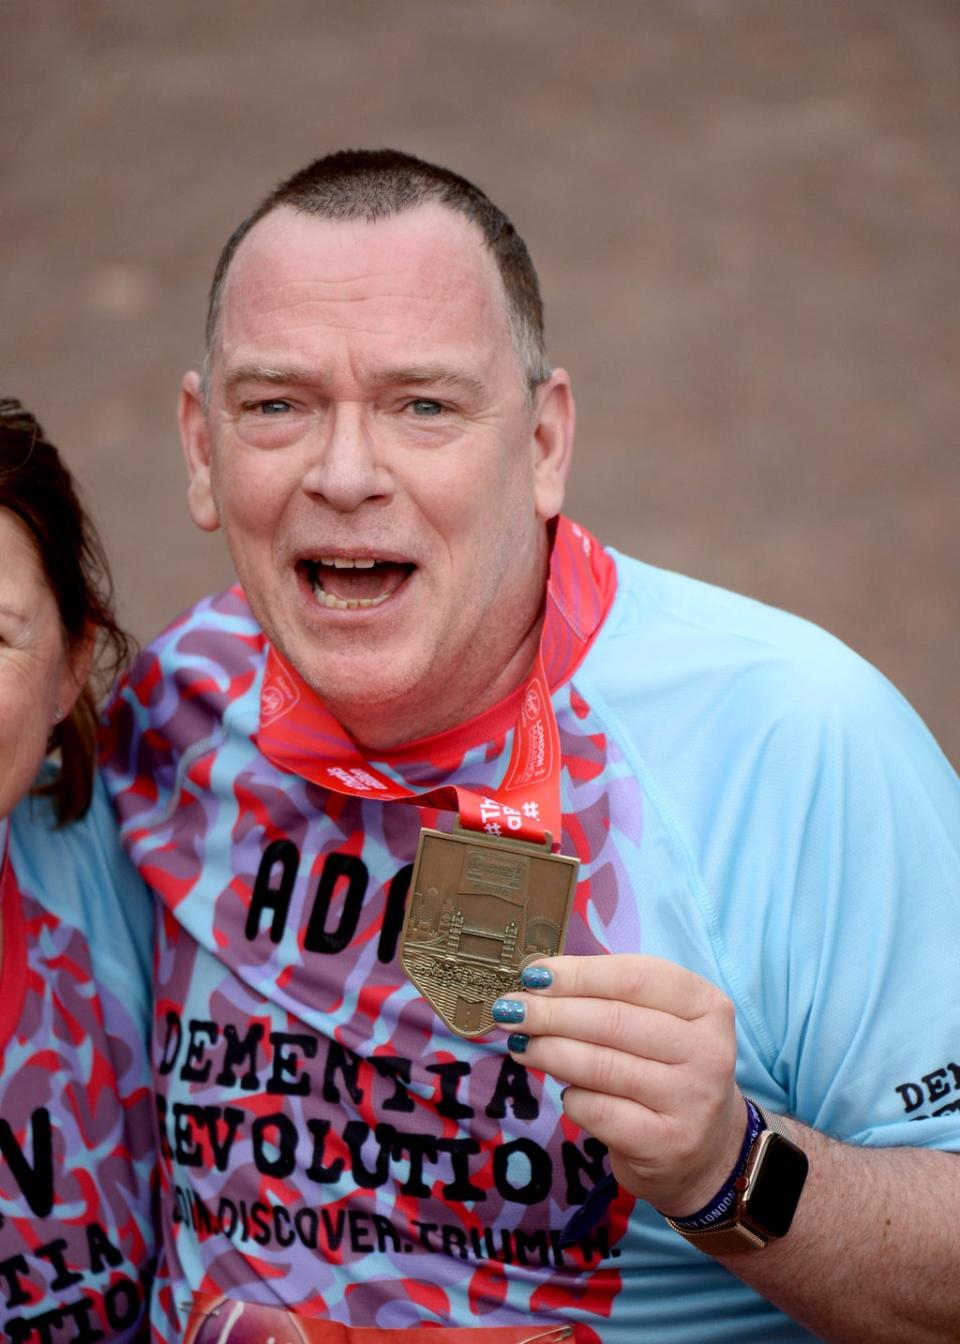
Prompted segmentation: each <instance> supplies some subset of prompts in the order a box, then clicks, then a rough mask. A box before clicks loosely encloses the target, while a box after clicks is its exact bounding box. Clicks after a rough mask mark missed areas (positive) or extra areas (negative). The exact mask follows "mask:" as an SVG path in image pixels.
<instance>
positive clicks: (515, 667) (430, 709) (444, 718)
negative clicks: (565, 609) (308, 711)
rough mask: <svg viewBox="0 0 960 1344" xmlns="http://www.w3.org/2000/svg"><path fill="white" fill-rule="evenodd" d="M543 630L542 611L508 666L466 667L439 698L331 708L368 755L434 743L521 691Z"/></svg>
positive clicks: (417, 691) (418, 691) (417, 696)
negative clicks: (425, 740)
mask: <svg viewBox="0 0 960 1344" xmlns="http://www.w3.org/2000/svg"><path fill="white" fill-rule="evenodd" d="M542 629H543V611H542V608H538V610H537V612H536V615H535V616H534V617H533V619H532V620H531V621H530V622H529V623H528V625H527V627H526V629H525V630H524V632H523V636H522V638H521V639H520V641H519V643H518V644H517V645H516V647H515V648H514V650H513V653H512V654H511V655H510V656H509V657H508V658H507V659H506V661H504V660H499V662H498V667H497V670H496V671H495V672H494V673H493V674H491V670H490V667H489V666H485V667H483V668H477V669H476V670H475V671H473V670H470V669H467V668H466V667H464V668H462V670H459V671H458V675H457V676H456V677H455V678H453V679H452V680H451V679H450V678H448V679H447V680H446V682H445V684H444V685H443V686H442V687H438V688H436V689H437V694H436V695H434V694H429V695H428V694H425V693H424V689H423V687H422V686H418V687H414V689H413V692H412V693H411V695H410V696H407V697H403V698H402V699H398V700H393V701H390V702H389V703H384V704H370V703H366V704H364V705H360V706H358V705H356V704H350V705H345V704H335V703H333V702H332V701H329V700H328V701H326V705H327V708H328V709H329V711H330V713H331V714H332V715H333V716H334V718H336V719H337V720H338V721H339V723H341V724H342V725H343V727H344V728H345V729H346V730H347V732H348V733H349V734H350V736H351V737H352V738H353V740H354V741H355V742H356V743H357V745H358V746H359V747H361V748H362V749H363V750H364V751H365V752H366V753H367V754H368V755H374V754H375V753H376V752H378V751H389V750H391V749H393V748H396V747H400V746H405V745H406V744H407V743H410V742H418V741H420V740H421V739H422V738H428V737H436V736H437V734H439V733H444V732H447V731H448V730H449V729H451V728H456V727H458V726H459V725H460V724H462V723H467V722H469V721H470V720H471V719H475V718H478V717H479V716H480V715H481V714H484V713H486V711H487V710H488V709H492V708H493V707H494V705H497V704H499V703H500V701H501V700H505V699H506V697H507V696H508V695H510V694H511V693H512V692H513V691H515V690H517V689H518V687H520V686H522V684H523V682H524V681H525V680H526V678H527V676H528V675H529V673H530V669H531V667H532V666H533V663H534V659H535V658H536V656H537V649H538V648H539V645H540V634H541V631H542Z"/></svg>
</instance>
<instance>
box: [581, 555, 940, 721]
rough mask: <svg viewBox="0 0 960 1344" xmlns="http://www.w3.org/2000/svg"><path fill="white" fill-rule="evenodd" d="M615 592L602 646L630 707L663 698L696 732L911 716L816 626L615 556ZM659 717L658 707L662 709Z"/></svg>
mask: <svg viewBox="0 0 960 1344" xmlns="http://www.w3.org/2000/svg"><path fill="white" fill-rule="evenodd" d="M615 559H616V564H617V573H618V594H617V600H616V602H615V603H614V607H613V610H612V611H611V614H610V618H609V619H608V621H607V623H606V625H605V627H604V629H603V631H602V633H601V638H600V640H598V644H600V645H601V650H600V651H602V653H603V654H604V655H605V656H604V658H603V660H602V661H603V666H604V668H605V670H606V673H607V675H605V676H604V680H605V681H607V682H609V685H610V690H611V696H612V698H614V699H616V700H617V701H618V702H619V703H621V704H622V705H623V706H624V707H629V706H631V705H637V704H638V702H644V701H645V702H646V704H647V705H648V706H652V705H653V704H654V703H656V702H660V701H661V700H662V699H663V698H665V699H667V700H668V701H669V703H670V706H671V709H672V712H673V713H674V714H675V715H677V716H679V717H680V718H682V719H685V718H686V717H687V716H689V715H696V716H697V719H698V721H699V723H700V731H701V732H703V731H704V730H707V729H709V728H710V726H711V723H712V722H713V721H714V720H715V719H717V718H718V717H722V718H723V720H724V722H725V723H726V724H727V726H728V728H730V729H731V731H734V732H735V733H737V734H742V733H744V732H764V733H765V732H768V731H769V730H770V729H771V728H773V727H775V726H776V725H777V724H784V725H786V723H788V722H797V723H807V724H809V723H810V721H811V720H814V721H815V720H822V719H824V718H827V719H830V720H831V721H837V719H838V718H848V719H849V720H851V721H854V722H855V721H856V720H858V719H862V718H864V717H869V716H870V715H872V714H874V713H876V712H878V711H880V712H882V713H884V714H885V715H889V716H892V717H893V718H899V717H909V718H911V719H912V718H914V717H915V716H913V711H912V710H911V709H910V707H909V706H908V705H907V703H906V701H904V700H903V698H902V697H901V696H900V695H899V693H898V692H897V691H896V690H895V689H894V688H893V687H892V686H891V685H890V683H889V682H888V681H887V680H886V678H884V677H883V676H882V675H881V674H880V673H879V672H878V671H877V670H876V668H874V667H872V666H871V665H870V664H869V663H867V662H866V661H865V660H864V659H863V658H861V657H860V656H859V655H858V654H856V653H855V652H854V651H853V650H852V649H850V648H848V647H847V646H846V645H845V644H843V643H842V642H841V641H840V640H839V639H837V638H835V637H834V636H833V635H831V634H829V633H828V632H827V631H825V630H823V629H821V628H820V627H819V626H816V625H814V624H812V623H811V622H810V621H807V620H804V619H802V618H801V617H799V616H794V615H791V614H790V613H789V612H785V611H780V610H778V609H776V608H774V607H770V606H767V605H765V604H764V603H762V602H758V601H755V600H754V599H752V598H749V597H745V596H743V595H741V594H739V593H733V592H729V591H727V590H726V589H723V588H718V587H715V586H714V585H712V584H708V583H703V582H701V581H699V580H697V579H691V578H688V577H686V576H685V575H682V574H675V573H671V572H670V571H667V570H662V569H657V568H655V567H654V566H652V565H646V564H643V563H642V562H640V561H638V560H632V559H630V558H628V557H625V556H620V555H616V556H615ZM657 709H658V712H662V709H663V705H662V703H657Z"/></svg>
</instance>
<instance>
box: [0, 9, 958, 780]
mask: <svg viewBox="0 0 960 1344" xmlns="http://www.w3.org/2000/svg"><path fill="white" fill-rule="evenodd" d="M0 14H2V16H3V19H4V41H3V44H2V50H0V67H2V68H0V149H2V155H3V161H2V163H0V171H2V179H0V180H2V183H3V187H2V216H0V225H2V240H0V279H2V283H0V295H2V299H0V302H2V305H3V322H2V326H0V383H2V391H3V392H4V393H7V394H16V395H19V396H20V397H21V398H22V399H23V400H24V401H26V402H27V403H29V404H30V405H31V406H32V407H34V408H35V409H36V410H37V411H38V413H39V414H40V415H41V417H42V419H43V420H44V421H45V422H46V423H47V426H48V429H49V431H50V433H51V435H52V436H53V437H54V438H55V439H56V441H57V442H59V443H61V444H62V445H63V447H64V448H65V450H66V453H67V456H68V458H69V460H70V462H71V464H72V465H73V466H74V468H75V469H76V471H77V473H78V475H79V476H80V477H81V479H82V481H83V483H84V485H85V486H86V489H87V492H88V495H89V498H90V500H91V502H92V504H93V507H94V510H95V512H96V514H97V517H98V518H99V520H100V523H101V525H102V529H103V531H104V533H105V535H106V538H107V541H108V545H109V550H110V554H111V557H112V560H113V564H114V567H115V570H116V574H117V579H118V587H119V595H120V602H121V611H122V614H123V616H124V618H125V619H126V621H127V622H128V623H129V624H130V625H131V626H132V628H133V629H134V630H135V632H136V633H137V634H138V635H139V636H141V637H146V636H149V634H150V633H151V632H152V631H154V630H155V629H156V628H157V626H158V625H159V624H161V623H162V622H164V621H166V619H168V618H169V617H170V616H171V615H172V614H173V613H174V612H175V611H176V610H178V609H179V608H181V607H182V606H184V605H185V604H186V603H187V602H189V601H190V600H192V599H193V598H195V597H196V596H198V595H199V594H200V593H202V592H204V591H205V590H207V589H208V588H210V587H211V586H212V585H214V584H220V583H222V582H223V581H225V580H226V578H227V575H228V573H229V569H228V565H227V562H226V559H225V557H224V554H223V552H222V550H221V549H220V547H219V544H218V543H217V541H215V540H213V541H212V540H211V539H210V538H208V537H205V536H202V535H201V534H199V533H195V532H194V531H192V529H191V527H190V524H189V523H188V521H187V519H186V514H185V511H184V508H183V503H182V495H183V483H182V471H181V466H180V460H179V452H178V448H177V442H176V434H175V429H174V422H173V406H174V402H175V396H176V388H177V384H178V380H179V375H180V372H181V370H182V368H183V367H184V366H186V365H187V364H188V363H189V362H191V361H192V360H193V359H194V357H195V356H196V354H197V352H198V350H199V346H200V333H201V324H202V311H203V295H204V291H205V288H206V285H207V282H208V277H209V273H210V271H211V269H212V266H213V262H214V259H215V256H216V253H217V251H218V250H219V247H220V245H221V243H222V241H223V239H224V238H225V236H226V235H227V233H228V232H229V231H230V229H231V228H232V227H233V225H234V224H235V223H236V222H237V221H238V219H239V218H240V217H241V216H242V215H243V214H244V213H245V212H246V210H247V209H248V208H249V207H250V205H251V204H252V203H253V202H254V201H255V200H256V199H257V198H258V197H259V196H260V195H261V194H262V193H263V192H264V191H265V190H266V189H267V188H268V187H270V186H271V185H272V184H273V183H274V182H275V181H276V180H278V179H279V178H280V177H282V176H284V175H286V174H287V173H288V172H289V171H291V170H292V169H293V168H295V167H297V166H299V165H301V164H302V163H303V162H305V161H307V160H308V159H309V158H311V157H313V156H315V155H316V154H318V153H322V152H324V151H326V150H329V149H331V148H334V147H339V146H343V145H378V144H393V145H398V146H401V147H403V148H407V149H410V150H412V151H414V152H416V153H421V154H423V155H426V156H427V157H433V158H436V159H437V160H439V161H440V162H446V163H449V164H450V165H452V166H454V167H456V168H458V169H459V170H460V171H462V172H464V173H465V174H467V175H468V176H470V177H473V178H474V179H476V180H477V181H479V182H480V183H481V185H483V186H484V187H485V188H487V190H488V191H489V192H490V193H491V195H493V196H494V198H495V199H496V200H497V201H498V203H500V204H501V205H502V206H503V207H504V208H505V209H506V210H507V211H508V213H510V214H511V215H512V216H513V217H514V218H515V220H516V222H517V224H518V225H519V227H520V228H521V231H522V232H524V233H525V235H526V236H527V239H528V242H529V244H530V246H531V250H532V252H533V254H534V257H535V259H536V260H537V263H538V266H539V269H540V271H541V277H542V280H543V283H544V288H545V292H546V295H547V305H548V330H549V338H550V347H551V353H552V355H553V358H554V360H555V362H558V363H559V362H562V363H563V364H565V365H566V366H567V367H569V368H570V369H571V371H572V373H573V375H574V379H575V385H576V387H577V390H578V394H579V406H580V432H579V438H578V444H579V458H578V463H577V468H576V474H575V478H574V482H573V488H572V492H571V500H570V511H571V512H572V513H573V514H574V515H575V516H578V517H579V518H581V519H582V520H583V521H584V522H585V523H587V524H588V525H589V526H591V527H592V528H593V529H594V530H596V531H597V532H599V533H600V534H601V535H602V536H603V537H605V538H607V539H609V540H610V541H612V542H614V543H616V544H617V545H618V546H620V547H621V548H623V549H626V550H628V551H631V552H634V553H636V554H639V555H642V556H643V557H644V558H646V559H649V560H652V561H654V562H657V563H661V564H665V565H668V566H671V567H675V568H679V569H683V570H686V571H688V572H691V573H694V574H696V575H698V576H700V577H702V578H705V579H709V580H712V581H714V582H717V583H720V584H724V585H727V586H730V587H733V588H738V589H742V590H745V591H747V592H749V593H752V594H754V595H756V596H759V597H761V598H763V599H765V600H767V601H770V602H773V603H776V604H778V605H782V606H785V607H788V608H790V609H792V610H794V611H798V612H801V613H803V614H804V615H806V616H809V617H811V618H813V619H814V620H817V621H819V622H820V623H821V624H823V625H826V626H827V627H828V628H830V629H831V630H833V631H834V632H836V633H837V634H839V635H840V636H841V637H842V638H844V639H845V640H847V641H848V642H849V643H851V644H853V645H854V646H855V647H857V648H858V649H859V650H860V651H861V652H863V653H864V654H866V656H867V657H869V658H870V659H871V660H872V661H874V662H876V663H877V664H879V666H880V667H881V668H882V669H883V670H884V671H885V672H886V673H887V674H888V675H889V676H890V677H891V678H892V679H893V680H894V681H895V682H896V683H897V684H898V685H899V686H900V687H901V689H902V690H903V691H904V692H905V693H906V694H907V696H908V697H909V698H910V699H911V700H912V701H913V702H914V703H915V704H916V705H917V707H918V708H919V710H920V711H921V713H922V714H923V715H924V717H925V718H926V719H927V721H928V722H929V723H930V724H931V726H932V728H933V729H934V731H935V733H936V734H937V736H938V737H939V738H940V740H941V742H942V743H943V745H944V747H945V748H946V749H947V751H948V753H949V754H950V755H951V756H952V758H953V759H954V761H957V760H960V714H958V712H957V686H958V684H960V638H958V619H957V618H958V592H960V529H958V526H957V518H958V505H960V453H958V428H960V402H958V387H957V374H958V369H960V268H958V264H957V256H958V242H960V155H958V151H957V144H958V140H960V134H958V132H960V77H958V71H960V7H958V6H957V5H956V3H955V0H910V3H909V4H905V3H903V0H843V3H842V4H841V3H838V2H837V0H776V3H774V0H349V3H347V0H341V3H336V4H333V3H324V2H323V0H277V3H274V4H271V5H263V4H260V3H252V2H251V0H206V3H202V4H196V3H192V2H190V3H188V2H187V0H167V2H166V3H163V4H155V3H152V2H151V0H100V2H99V3H98V0H85V3H83V4H77V3H72V2H70V0H62V2H58V3H50V0H16V2H14V3H11V2H10V0H7V3H5V4H3V5H2V7H0Z"/></svg>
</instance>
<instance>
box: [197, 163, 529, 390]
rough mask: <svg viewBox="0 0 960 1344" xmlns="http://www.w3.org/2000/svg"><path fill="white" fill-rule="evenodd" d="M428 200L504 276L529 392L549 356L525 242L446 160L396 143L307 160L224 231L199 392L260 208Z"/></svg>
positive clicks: (363, 209) (371, 210) (359, 215)
mask: <svg viewBox="0 0 960 1344" xmlns="http://www.w3.org/2000/svg"><path fill="white" fill-rule="evenodd" d="M430 201H436V202H437V203H438V204H440V205H444V206H446V207H447V208H448V209H450V210H455V211H457V213H459V214H461V215H464V216H465V217H466V218H467V219H469V220H470V221H471V223H473V224H475V225H476V226H477V228H478V229H479V230H480V233H481V235H482V236H483V240H484V242H485V243H486V245H487V247H489V249H490V252H491V254H492V256H493V259H494V261H495V262H496V264H497V269H498V270H499V272H500V278H501V280H502V281H503V288H504V291H505V293H506V299H507V316H508V319H509V322H510V331H511V335H512V336H513V342H514V346H515V348H516V351H517V357H518V359H519V361H520V367H521V370H522V373H523V375H524V378H525V380H526V383H527V387H528V390H529V391H530V392H531V393H532V392H533V390H534V388H536V387H537V386H538V385H539V384H540V383H543V382H546V380H547V379H548V378H549V377H550V363H549V360H548V359H547V352H546V348H545V345H544V339H543V302H542V300H541V297H540V283H539V281H538V280H537V273H536V271H535V270H534V267H533V262H532V261H531V260H530V254H529V252H528V251H527V246H526V244H525V243H524V241H523V239H522V238H521V237H520V235H519V233H517V231H516V229H515V228H514V227H513V225H512V224H511V223H510V221H509V219H507V217H506V215H505V214H504V213H503V211H502V210H499V209H498V208H497V206H495V205H494V204H493V202H492V201H491V200H490V199H489V198H488V197H487V196H485V195H484V193H483V192H482V191H481V190H480V188H479V187H475V186H474V185H473V183H472V182H468V181H467V179H466V178H465V177H460V176H459V175H458V174H457V173H452V172H451V171H450V170H449V169H448V168H440V167H438V166H437V165H436V164H433V163H426V162H424V160H423V159H417V158H414V156H413V155H412V154H404V153H403V152H402V151H400V150H397V149H344V150H340V151H339V152H338V153H336V154H328V155H326V157H325V158H322V159H316V160H314V162H313V163H311V164H308V165H307V167H306V168H301V169H300V171H299V172H297V173H294V174H293V176H292V177H288V178H287V179H286V180H285V181H283V182H281V183H280V185H279V186H278V187H275V188H274V189H273V191H272V192H271V193H270V194H269V196H266V197H265V198H264V199H263V200H262V201H261V202H260V204H259V205H258V206H257V208H256V209H255V210H254V211H253V213H252V214H250V215H248V216H247V218H246V219H245V220H244V221H243V223H242V224H239V225H238V226H237V227H236V228H235V229H234V231H233V233H232V234H231V235H230V237H229V238H228V239H227V242H226V245H225V247H224V249H223V251H222V252H221V253H220V259H219V261H218V262H217V269H216V271H215V272H214V276H213V283H212V285H211V286H210V303H209V307H208V310H207V336H206V338H207V358H206V370H205V374H204V390H205V392H206V391H207V384H208V374H209V366H210V360H211V355H212V350H213V341H214V336H215V334H216V329H217V318H218V317H219V314H220V305H221V303H222V300H223V289H224V284H225V282H226V278H227V271H228V270H229V269H230V263H231V261H232V260H233V257H234V253H235V252H236V250H237V248H238V247H239V246H240V244H241V242H242V241H243V239H244V238H245V237H246V236H247V234H248V233H249V232H250V230H251V229H252V228H253V226H254V224H256V223H257V222H258V221H259V220H261V219H263V217H264V215H268V214H270V212H271V211H272V210H276V209H278V208H279V207H280V206H284V205H288V206H291V207H292V208H293V209H294V210H299V211H301V212H302V213H303V214H307V215H316V216H317V217H318V218H320V219H334V220H342V219H366V220H369V221H373V220H377V219H385V218H387V217H389V216H390V215H398V214H400V213H401V212H402V211H404V210H412V209H414V208H415V207H416V206H418V205H426V204H427V203H428V202H430Z"/></svg>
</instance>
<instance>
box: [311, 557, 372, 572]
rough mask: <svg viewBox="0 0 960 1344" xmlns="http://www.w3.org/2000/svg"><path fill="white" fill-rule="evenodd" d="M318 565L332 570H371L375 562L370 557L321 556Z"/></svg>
mask: <svg viewBox="0 0 960 1344" xmlns="http://www.w3.org/2000/svg"><path fill="white" fill-rule="evenodd" d="M320 563H321V565H332V566H333V567H334V569H373V567H374V565H375V564H376V563H377V562H376V560H374V558H373V556H372V555H321V557H320Z"/></svg>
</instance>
